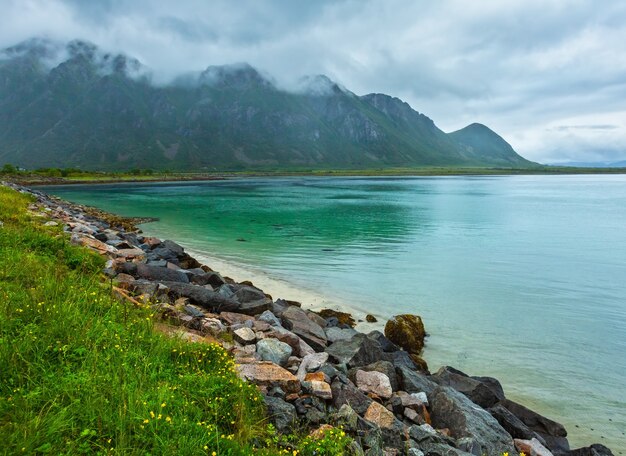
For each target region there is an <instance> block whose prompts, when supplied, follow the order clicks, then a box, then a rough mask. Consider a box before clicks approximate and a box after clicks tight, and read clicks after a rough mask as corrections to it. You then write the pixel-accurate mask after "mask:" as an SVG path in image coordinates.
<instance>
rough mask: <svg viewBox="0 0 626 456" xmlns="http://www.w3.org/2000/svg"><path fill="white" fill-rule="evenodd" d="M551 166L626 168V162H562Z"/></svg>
mask: <svg viewBox="0 0 626 456" xmlns="http://www.w3.org/2000/svg"><path fill="white" fill-rule="evenodd" d="M550 165H551V166H571V167H573V168H626V160H622V161H615V162H560V163H550Z"/></svg>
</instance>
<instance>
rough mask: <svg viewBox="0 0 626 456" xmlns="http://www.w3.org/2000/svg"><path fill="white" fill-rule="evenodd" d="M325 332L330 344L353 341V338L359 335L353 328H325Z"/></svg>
mask: <svg viewBox="0 0 626 456" xmlns="http://www.w3.org/2000/svg"><path fill="white" fill-rule="evenodd" d="M324 332H325V333H326V338H327V339H328V342H330V343H333V342H337V341H338V340H348V339H352V337H353V336H355V335H356V334H358V333H357V331H356V330H354V329H352V328H339V327H337V326H331V327H328V328H325V329H324Z"/></svg>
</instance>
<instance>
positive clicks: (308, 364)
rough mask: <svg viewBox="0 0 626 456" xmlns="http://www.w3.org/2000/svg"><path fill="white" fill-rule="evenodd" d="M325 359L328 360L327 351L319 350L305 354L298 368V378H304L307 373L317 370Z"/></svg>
mask: <svg viewBox="0 0 626 456" xmlns="http://www.w3.org/2000/svg"><path fill="white" fill-rule="evenodd" d="M326 361H328V353H324V352H321V353H312V354H309V355H306V356H305V357H304V358H302V362H301V363H300V367H299V368H298V374H297V375H298V378H299V379H300V380H304V379H305V378H306V374H307V373H309V372H315V371H317V370H318V369H320V368H321V367H322V365H323V364H324V363H325V362H326Z"/></svg>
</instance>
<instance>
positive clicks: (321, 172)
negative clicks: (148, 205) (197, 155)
mask: <svg viewBox="0 0 626 456" xmlns="http://www.w3.org/2000/svg"><path fill="white" fill-rule="evenodd" d="M542 174H545V175H555V174H559V175H570V174H571V175H578V174H626V168H577V167H570V166H543V165H540V166H536V167H530V168H462V167H447V168H446V167H423V168H379V169H323V168H319V169H296V168H294V169H281V170H277V169H257V170H248V171H237V170H232V171H228V170H224V171H217V170H216V171H206V172H205V171H203V172H184V171H163V170H159V171H155V170H152V169H133V170H128V171H111V172H98V171H85V170H80V169H75V168H65V169H62V168H42V169H38V170H23V169H20V168H18V167H15V166H13V165H9V164H7V165H4V167H2V168H0V177H1V178H3V179H5V180H7V181H11V182H15V183H19V184H21V185H25V186H36V185H72V184H109V183H124V182H128V183H142V182H181V181H183V182H184V181H201V180H222V179H228V178H233V177H290V176H326V177H329V176H338V177H377V176H379V177H394V176H402V177H410V176H416V177H417V176H473V175H475V176H490V175H494V176H497V175H542Z"/></svg>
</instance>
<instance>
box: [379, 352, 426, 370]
mask: <svg viewBox="0 0 626 456" xmlns="http://www.w3.org/2000/svg"><path fill="white" fill-rule="evenodd" d="M383 360H384V361H388V362H390V363H391V364H393V365H394V366H395V367H396V368H398V367H406V368H407V369H410V370H419V368H418V367H417V365H416V364H415V363H414V362H413V359H412V358H411V355H409V354H408V353H407V352H405V351H404V350H398V351H395V352H392V353H385V352H383ZM422 373H424V372H422Z"/></svg>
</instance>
